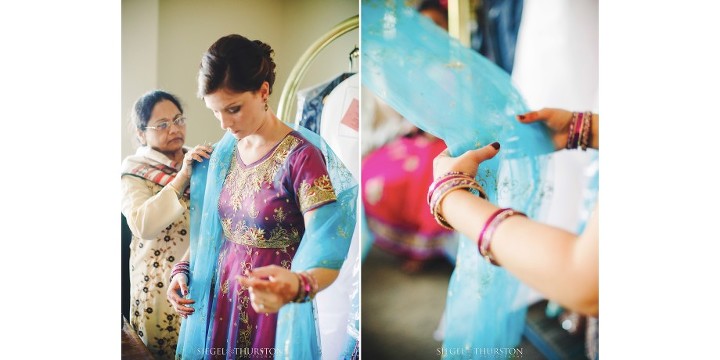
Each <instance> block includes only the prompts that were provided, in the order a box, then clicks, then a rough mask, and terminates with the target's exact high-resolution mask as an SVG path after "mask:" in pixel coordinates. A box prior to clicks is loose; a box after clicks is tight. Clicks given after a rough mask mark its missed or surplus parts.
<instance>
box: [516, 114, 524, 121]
mask: <svg viewBox="0 0 720 360" xmlns="http://www.w3.org/2000/svg"><path fill="white" fill-rule="evenodd" d="M517 118H518V119H520V120H525V115H518V116H517Z"/></svg>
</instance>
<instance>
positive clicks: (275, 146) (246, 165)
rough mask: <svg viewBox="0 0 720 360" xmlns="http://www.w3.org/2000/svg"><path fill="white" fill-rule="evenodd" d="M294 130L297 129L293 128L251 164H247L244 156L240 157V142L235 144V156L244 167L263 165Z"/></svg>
mask: <svg viewBox="0 0 720 360" xmlns="http://www.w3.org/2000/svg"><path fill="white" fill-rule="evenodd" d="M294 132H295V130H291V131H290V132H288V133H287V134H285V136H283V137H282V139H280V141H278V142H277V144H275V145H273V147H272V148H271V149H270V150H268V152H266V153H265V154H264V155H263V156H261V157H260V158H259V159H257V160H255V161H253V162H251V163H249V164H245V161H243V159H242V157H240V153H239V151H238V144H239V143H237V144H235V149H234V150H233V152H234V154H233V157H234V158H235V159H236V161H237V162H238V164H239V165H241V166H242V167H243V168H244V169H249V168H253V167H257V166H260V165H262V163H264V162H266V161H268V159H270V158H272V157H273V156H274V155H275V153H276V152H277V151H278V149H279V148H280V147H281V146H280V145H282V144H283V143H284V142H285V141H287V139H288V138H290V137H291V136H292V134H293V133H294Z"/></svg>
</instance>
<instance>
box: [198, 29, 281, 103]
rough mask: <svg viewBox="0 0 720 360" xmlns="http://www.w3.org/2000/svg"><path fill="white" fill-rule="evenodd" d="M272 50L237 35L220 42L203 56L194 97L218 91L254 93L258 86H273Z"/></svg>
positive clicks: (266, 45) (263, 44)
mask: <svg viewBox="0 0 720 360" xmlns="http://www.w3.org/2000/svg"><path fill="white" fill-rule="evenodd" d="M273 52H274V51H273V49H272V48H271V47H270V45H268V44H265V43H264V42H262V41H260V40H254V41H252V40H249V39H248V38H246V37H244V36H241V35H236V34H233V35H228V36H224V37H222V38H220V39H219V40H218V41H216V42H215V43H214V44H212V45H211V46H210V48H209V49H208V50H207V51H206V52H205V54H203V57H202V61H201V62H200V71H199V74H198V96H199V97H200V98H202V97H204V96H205V95H208V94H212V93H214V92H215V91H217V90H219V89H221V88H227V89H228V90H231V91H233V92H245V91H257V90H259V89H260V86H262V83H263V82H265V81H267V82H268V84H270V94H272V87H273V83H275V61H273V59H272V56H273Z"/></svg>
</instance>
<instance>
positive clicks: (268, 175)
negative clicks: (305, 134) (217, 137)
mask: <svg viewBox="0 0 720 360" xmlns="http://www.w3.org/2000/svg"><path fill="white" fill-rule="evenodd" d="M301 143H302V140H300V139H298V138H296V137H295V136H292V135H289V136H286V137H285V139H283V140H282V141H281V142H280V144H279V145H278V146H277V147H276V148H275V150H274V151H273V153H272V154H270V156H268V157H267V158H266V159H265V160H263V161H262V162H260V163H259V164H257V165H255V166H253V167H250V168H248V169H240V167H239V166H238V165H237V157H238V153H237V148H236V149H235V151H234V155H233V161H232V165H231V166H230V171H229V173H228V177H227V179H226V180H225V183H226V186H228V187H229V188H230V204H231V205H232V207H233V209H234V210H235V211H237V210H238V209H240V208H241V207H242V202H243V200H245V199H247V198H248V197H250V196H253V195H255V194H257V193H258V192H259V191H260V188H261V187H262V184H263V183H272V181H273V179H275V175H277V172H278V170H279V169H280V167H281V166H282V165H283V164H284V163H285V160H286V159H287V157H288V154H290V151H292V149H294V148H295V147H296V146H298V145H300V144H301Z"/></svg>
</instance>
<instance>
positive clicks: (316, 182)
mask: <svg viewBox="0 0 720 360" xmlns="http://www.w3.org/2000/svg"><path fill="white" fill-rule="evenodd" d="M272 53H273V50H272V49H271V48H270V46H268V45H267V44H265V43H263V42H261V41H259V40H255V41H251V40H248V39H247V38H245V37H243V36H240V35H229V36H225V37H223V38H221V39H219V40H218V41H217V42H215V44H213V45H212V46H211V47H210V48H209V49H208V51H207V52H206V53H205V54H204V56H203V58H202V63H201V65H200V74H199V79H198V83H199V91H198V95H199V96H200V97H201V98H202V99H203V100H204V101H205V105H206V106H207V107H208V109H210V110H211V111H212V112H213V113H214V115H215V117H216V118H217V119H218V120H219V121H220V126H221V127H222V129H223V130H225V131H226V132H227V133H226V135H225V137H224V138H223V140H221V142H220V143H218V145H217V148H218V151H216V152H214V153H218V154H217V156H214V157H212V158H211V159H210V161H209V163H210V164H209V165H208V166H209V168H210V170H207V171H208V175H207V176H208V183H207V184H208V185H207V186H208V187H210V186H211V185H210V184H211V183H210V177H211V176H215V177H216V178H217V179H218V181H219V183H221V184H222V187H221V188H220V190H219V195H218V196H216V197H214V198H213V197H208V195H207V194H208V193H209V192H205V197H204V199H205V200H204V202H205V204H204V207H205V208H207V207H214V209H215V211H216V216H217V218H216V219H217V220H219V221H218V223H219V226H220V228H221V230H218V233H220V234H221V238H222V240H221V241H220V242H219V244H220V245H219V251H218V253H217V254H218V255H217V257H216V258H215V260H214V261H206V262H205V264H204V265H202V266H204V267H205V268H207V267H208V266H209V267H214V269H215V270H214V271H213V272H212V274H211V278H210V277H208V278H207V279H208V280H198V279H200V278H202V276H201V275H200V274H201V272H202V271H203V270H204V268H203V269H199V268H198V266H200V265H198V264H197V263H198V262H202V261H203V260H198V256H200V257H201V258H202V255H196V254H195V253H193V252H195V251H197V252H202V251H204V249H203V248H199V249H198V250H196V249H194V248H193V247H192V245H191V251H190V254H188V256H185V258H184V259H183V260H184V261H186V262H181V263H180V264H179V265H178V266H177V267H176V268H175V269H174V270H173V276H172V281H171V285H170V289H169V290H168V299H169V300H170V302H171V303H172V304H173V306H174V307H175V309H176V311H177V312H178V313H179V314H180V315H181V316H183V318H185V320H184V321H183V324H182V328H181V335H180V340H179V345H178V358H183V359H187V358H193V359H194V358H213V359H215V358H227V359H235V358H264V359H267V358H273V357H274V356H280V355H281V354H282V356H285V354H286V353H287V352H288V349H286V348H284V346H286V344H276V338H279V337H278V336H276V335H277V334H276V330H277V329H278V311H279V310H280V308H281V307H283V306H284V305H286V304H288V303H307V302H311V301H312V299H313V297H314V295H315V294H316V293H317V292H318V291H321V290H322V289H324V288H326V287H328V286H329V285H330V284H331V283H332V282H333V281H334V280H335V278H336V277H337V275H338V270H339V268H340V266H341V265H342V259H340V261H328V262H327V263H326V266H313V267H308V268H306V269H305V271H291V266H292V264H293V260H294V258H295V256H296V252H298V250H299V249H300V248H301V246H300V243H301V240H302V241H303V242H304V241H318V240H317V239H310V240H306V238H307V236H306V235H305V232H306V230H308V232H309V233H311V234H310V235H311V236H312V235H314V234H312V233H313V232H315V231H316V228H315V227H314V226H315V225H312V226H311V224H316V223H317V222H314V223H313V220H314V217H315V216H316V215H317V214H318V210H319V209H320V208H322V207H325V206H328V205H332V204H333V203H335V202H336V200H337V195H336V188H335V187H334V186H333V183H332V182H331V180H330V175H329V172H328V165H327V163H326V162H327V159H326V157H325V156H324V155H323V153H322V152H321V150H320V149H319V148H318V147H316V146H315V145H314V144H313V142H311V141H310V140H308V138H306V137H305V136H303V135H302V134H301V133H300V132H298V131H295V130H293V129H292V128H290V127H288V126H287V125H285V123H283V122H282V121H281V120H280V119H278V118H277V117H276V116H275V114H274V113H273V112H272V111H271V110H270V109H269V107H268V105H267V100H268V97H269V95H270V94H271V93H272V85H273V83H274V80H275V63H274V61H273V59H272ZM225 144H231V145H232V147H227V146H226V145H225ZM223 146H226V148H227V149H228V150H225V151H224V150H222V149H221V147H223ZM223 153H224V154H226V155H225V156H226V159H227V162H223V161H224V160H222V159H223V157H222V156H223V155H222V154H223ZM199 161H200V162H202V161H201V160H199ZM213 162H215V164H213ZM199 165H200V164H198V166H196V169H195V171H199V170H197V168H198V167H199ZM203 165H207V164H203ZM214 166H215V167H216V168H217V169H220V170H217V171H215V172H213V171H214V170H213V169H214V168H213V167H214ZM213 174H215V175H213ZM217 174H221V175H217ZM193 176H194V175H193ZM193 191H194V190H193ZM201 191H202V190H201ZM208 198H210V199H211V200H208ZM214 199H217V201H216V202H213V201H214ZM208 203H210V204H208ZM199 206H200V207H202V206H203V203H202V201H201V202H199ZM328 209H330V208H327V209H325V210H328ZM191 211H192V208H191ZM205 215H206V214H205V212H203V213H202V216H203V218H202V220H201V221H202V222H205V223H206V222H208V220H207V219H206V218H205ZM198 216H200V215H198ZM352 223H353V224H354V219H352ZM194 226H195V223H194V222H192V220H191V241H193V234H194V230H196V229H194V228H192V227H194ZM202 226H207V225H206V224H202ZM311 227H312V228H311ZM336 232H340V230H339V229H338V230H336ZM344 232H345V231H343V233H344ZM205 233H207V232H206V231H204V233H202V234H200V235H198V237H200V238H202V237H203V236H206V234H205ZM315 234H318V235H319V233H315ZM351 234H352V230H350V231H349V234H340V235H341V236H340V237H341V238H343V239H341V241H347V244H348V245H349V242H350V235H351ZM321 240H322V241H326V240H327V241H332V240H335V239H332V238H330V237H326V236H323V239H321ZM199 241H200V242H202V241H203V240H202V239H201V240H199ZM341 248H342V247H341ZM344 251H345V252H344V254H343V255H342V256H343V257H344V256H345V254H347V246H345V247H344ZM294 269H295V267H293V270H294ZM198 282H203V283H202V284H200V285H198ZM207 283H210V284H211V285H210V287H209V291H208V292H207V296H204V293H203V292H199V291H197V292H194V291H193V290H196V289H195V287H202V286H207ZM181 295H182V296H181ZM185 295H188V296H185ZM280 316H282V312H281V313H280ZM183 330H185V331H183ZM291 336H293V335H291ZM198 338H200V339H198ZM203 338H204V339H203ZM288 343H289V342H288ZM292 346H296V345H295V344H293V345H292ZM298 346H304V345H300V344H298Z"/></svg>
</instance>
